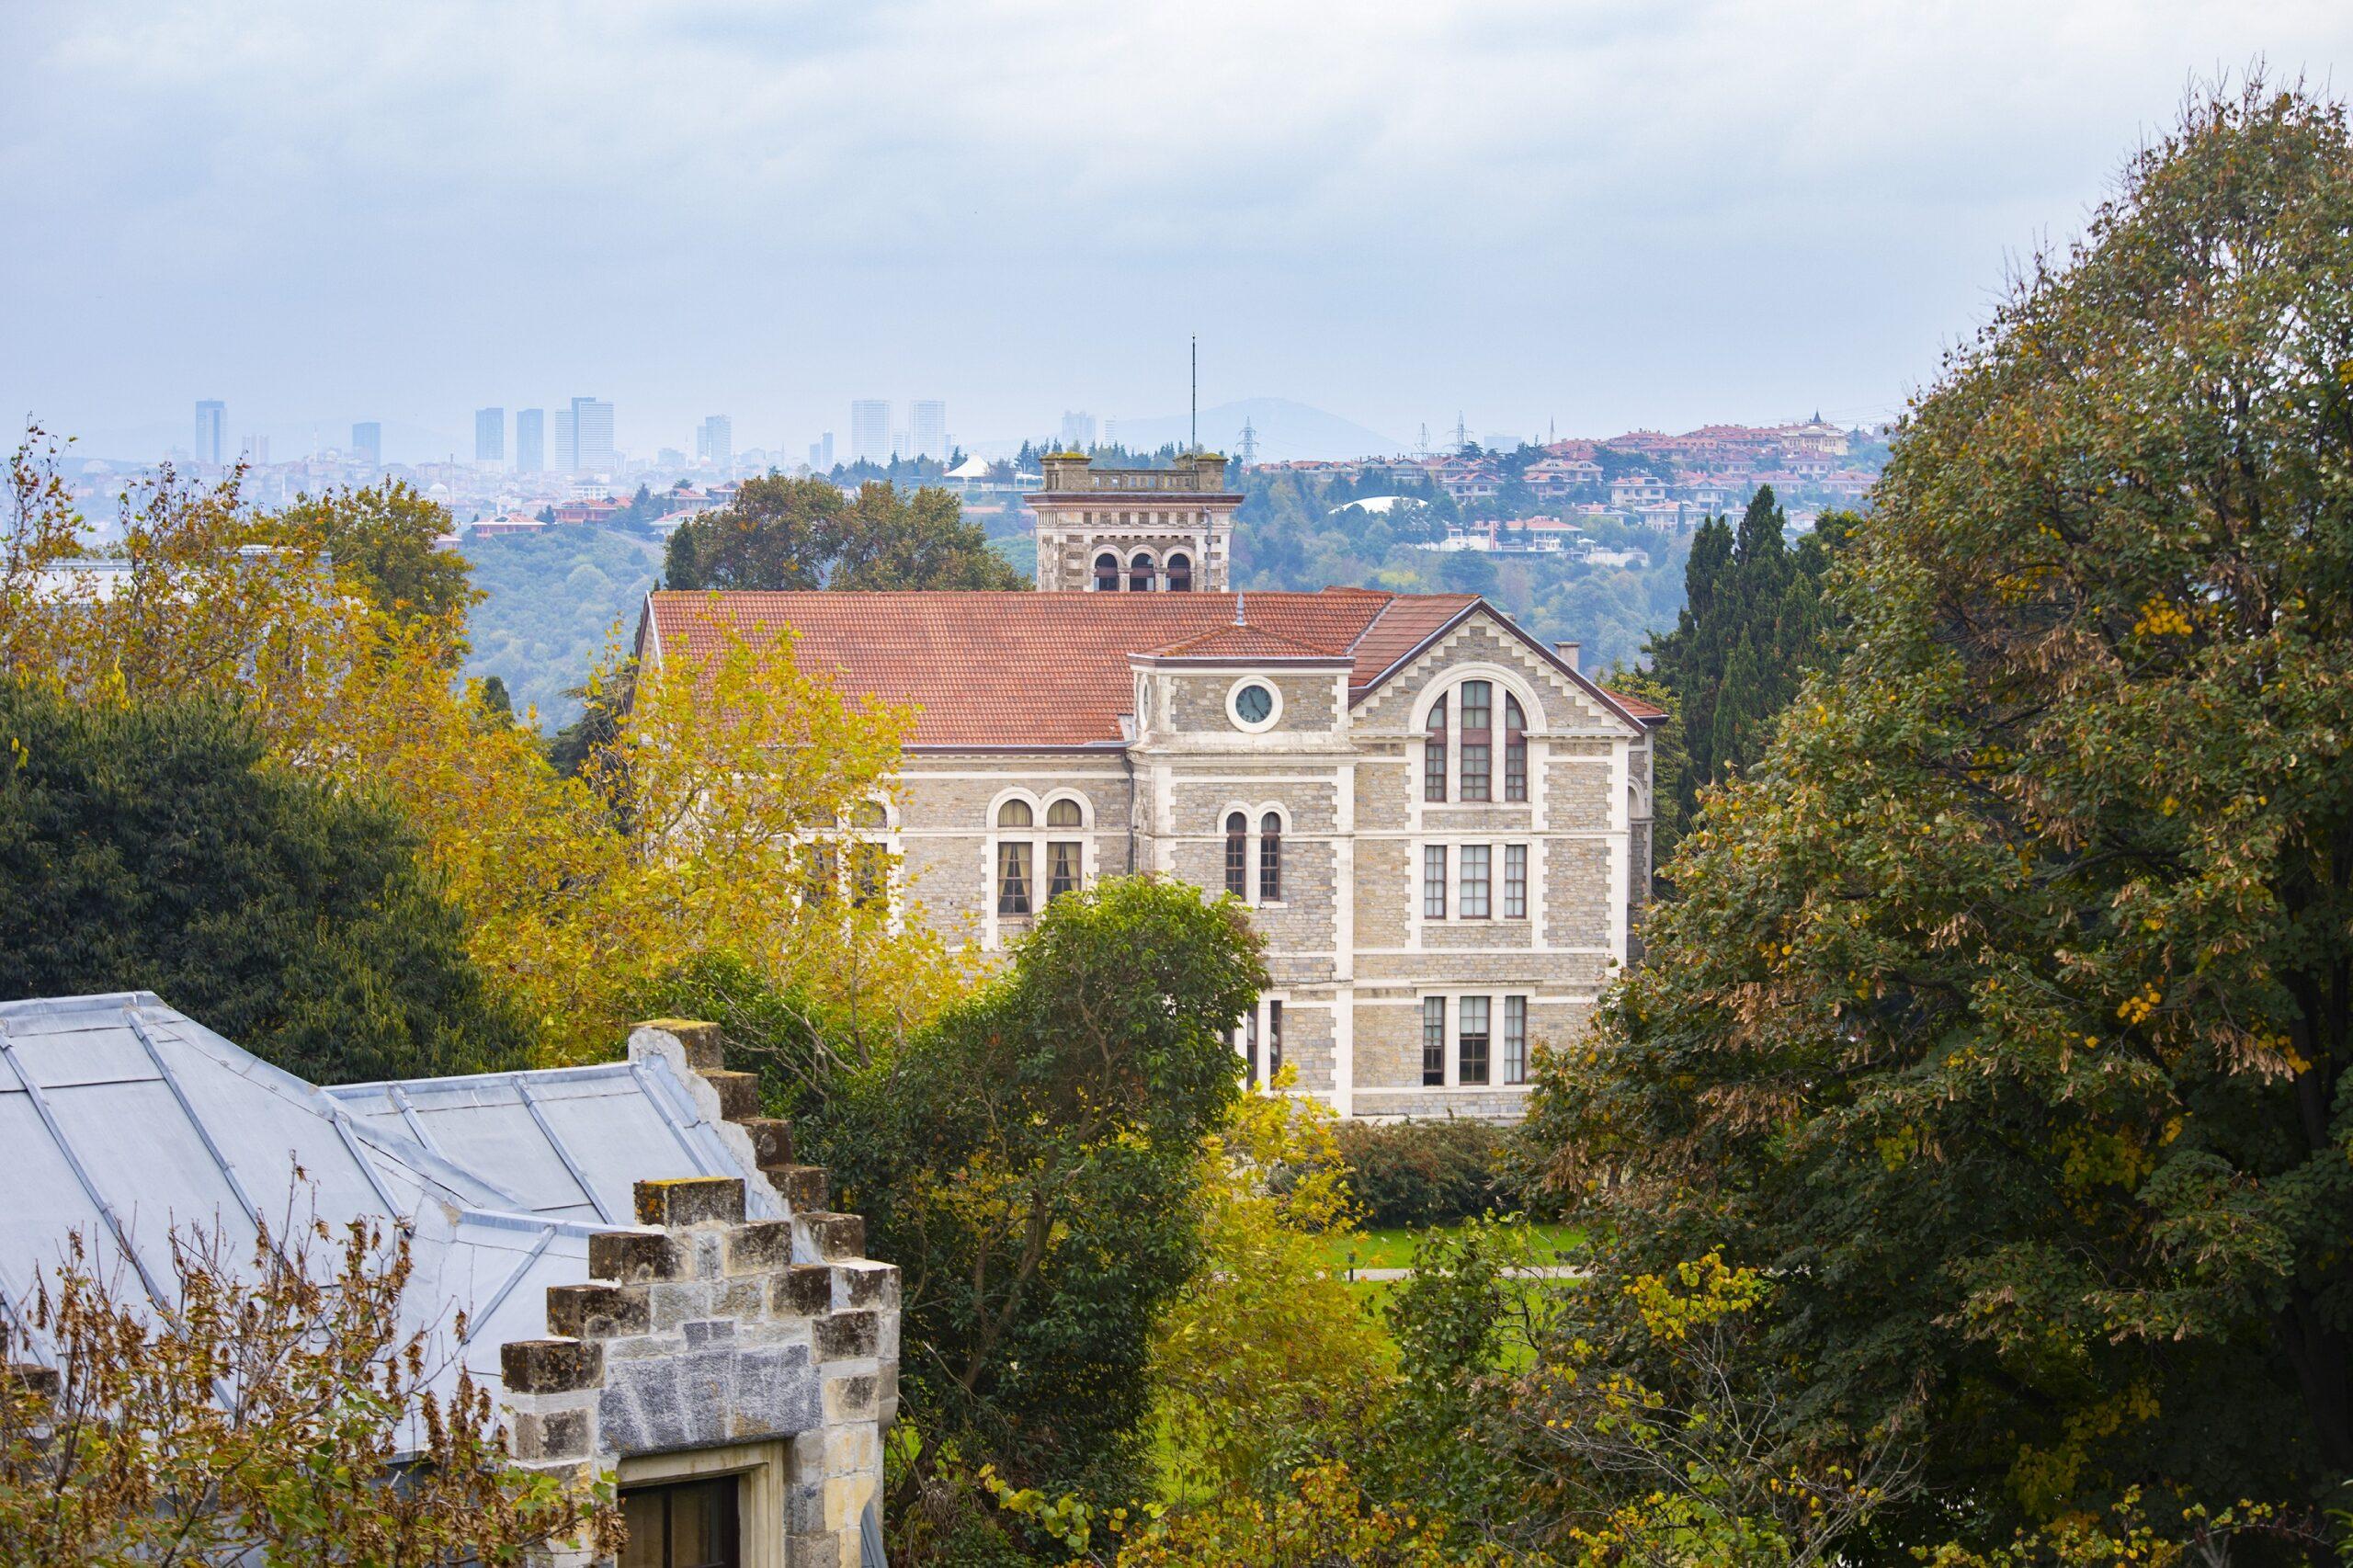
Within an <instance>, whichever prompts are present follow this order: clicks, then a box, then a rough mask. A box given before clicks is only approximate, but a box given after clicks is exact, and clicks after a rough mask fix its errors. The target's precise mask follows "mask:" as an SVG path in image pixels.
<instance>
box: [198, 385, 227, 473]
mask: <svg viewBox="0 0 2353 1568" xmlns="http://www.w3.org/2000/svg"><path fill="white" fill-rule="evenodd" d="M228 423H229V405H228V404H227V403H216V402H213V401H211V400H210V399H207V400H206V401H205V402H202V403H198V404H197V405H196V460H197V461H199V462H200V463H210V464H211V465H212V466H213V467H215V468H218V467H220V466H221V453H222V448H223V446H224V445H225V444H226V441H227V437H226V436H225V434H224V433H223V432H222V426H225V425H226V424H228Z"/></svg>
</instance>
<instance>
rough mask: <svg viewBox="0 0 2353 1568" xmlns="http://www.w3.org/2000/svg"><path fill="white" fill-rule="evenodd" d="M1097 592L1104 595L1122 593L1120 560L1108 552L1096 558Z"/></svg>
mask: <svg viewBox="0 0 2353 1568" xmlns="http://www.w3.org/2000/svg"><path fill="white" fill-rule="evenodd" d="M1095 591H1096V592H1097V593H1102V594H1116V593H1118V592H1119V591H1120V558H1119V557H1118V556H1116V555H1114V554H1112V553H1111V552H1110V551H1108V550H1107V551H1104V552H1103V553H1102V554H1100V555H1098V556H1097V557H1096V558H1095Z"/></svg>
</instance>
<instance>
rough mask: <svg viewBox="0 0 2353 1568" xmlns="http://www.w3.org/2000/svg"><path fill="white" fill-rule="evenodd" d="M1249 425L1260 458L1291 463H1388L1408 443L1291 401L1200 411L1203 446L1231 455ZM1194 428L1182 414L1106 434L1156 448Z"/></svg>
mask: <svg viewBox="0 0 2353 1568" xmlns="http://www.w3.org/2000/svg"><path fill="white" fill-rule="evenodd" d="M1245 419H1246V420H1248V421H1249V422H1250V424H1251V426H1253V427H1254V428H1255V429H1256V431H1257V435H1258V458H1259V460H1261V461H1265V462H1287V461H1289V460H1291V459H1293V458H1368V457H1387V456H1390V455H1391V454H1392V453H1396V452H1402V451H1404V449H1405V443H1404V442H1403V441H1400V440H1398V439H1396V438H1395V437H1391V436H1384V435H1382V434H1381V432H1380V431H1378V430H1370V429H1367V428H1366V427H1365V426H1361V425H1358V424H1357V423H1356V422H1355V421H1354V420H1349V419H1343V418H1341V417H1340V416H1339V415H1336V414H1327V413H1325V412H1324V410H1322V409H1320V408H1311V407H1309V406H1308V405H1307V404H1306V403H1293V402H1292V401H1291V400H1290V398H1287V397H1246V398H1244V399H1242V400H1241V401H1240V402H1238V403H1219V404H1218V405H1217V406H1216V407H1214V408H1204V409H1203V410H1201V445H1203V446H1204V447H1207V448H1208V449H1210V450H1211V451H1222V452H1225V453H1227V454H1229V455H1232V454H1233V453H1236V452H1238V451H1240V450H1241V448H1242V424H1243V421H1244V420H1245ZM1191 426H1192V422H1191V419H1190V416H1188V415H1183V414H1173V415H1161V416H1158V417H1154V418H1150V419H1120V420H1119V421H1118V422H1117V425H1116V427H1115V428H1114V429H1112V430H1109V431H1107V432H1106V433H1105V438H1106V439H1116V440H1118V441H1119V442H1120V444H1121V445H1122V446H1126V447H1130V448H1136V447H1142V448H1152V447H1160V446H1165V445H1167V444H1168V443H1169V442H1171V441H1175V442H1178V443H1182V442H1184V441H1186V440H1187V439H1188V438H1189V437H1190V432H1191Z"/></svg>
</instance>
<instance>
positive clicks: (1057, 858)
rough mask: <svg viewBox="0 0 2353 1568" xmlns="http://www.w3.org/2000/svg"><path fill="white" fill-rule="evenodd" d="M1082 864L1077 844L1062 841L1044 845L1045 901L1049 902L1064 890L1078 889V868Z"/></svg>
mask: <svg viewBox="0 0 2353 1568" xmlns="http://www.w3.org/2000/svg"><path fill="white" fill-rule="evenodd" d="M1081 864H1082V862H1081V860H1080V858H1079V846H1077V845H1075V844H1069V843H1062V844H1049V845H1047V846H1046V902H1047V903H1052V902H1053V901H1054V900H1056V899H1058V898H1060V897H1062V896H1063V894H1064V893H1066V892H1077V891H1078V869H1079V867H1080V865H1081Z"/></svg>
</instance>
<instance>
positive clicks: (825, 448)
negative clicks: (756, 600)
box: [809, 430, 834, 473]
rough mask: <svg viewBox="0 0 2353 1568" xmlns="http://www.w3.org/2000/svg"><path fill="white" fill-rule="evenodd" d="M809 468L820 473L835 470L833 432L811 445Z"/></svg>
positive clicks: (825, 434)
mask: <svg viewBox="0 0 2353 1568" xmlns="http://www.w3.org/2000/svg"><path fill="white" fill-rule="evenodd" d="M809 466H810V467H811V468H813V469H815V470H816V471H817V472H819V473H831V472H833V470H834V433H833V432H832V431H831V430H828V431H826V432H825V433H824V435H822V436H820V437H817V438H816V439H815V440H813V441H812V442H810V443H809Z"/></svg>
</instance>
